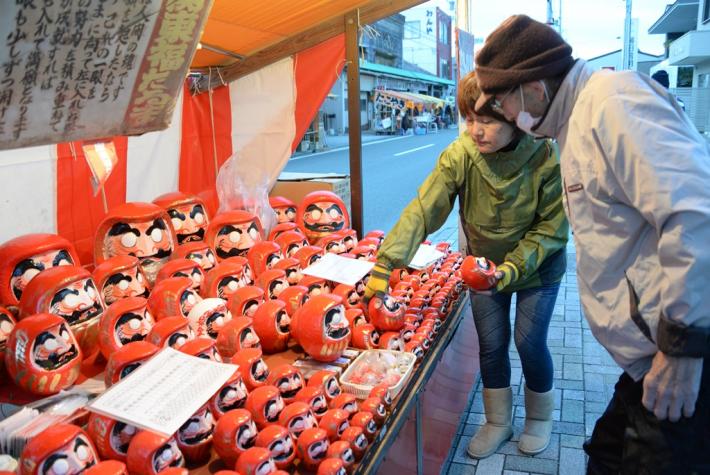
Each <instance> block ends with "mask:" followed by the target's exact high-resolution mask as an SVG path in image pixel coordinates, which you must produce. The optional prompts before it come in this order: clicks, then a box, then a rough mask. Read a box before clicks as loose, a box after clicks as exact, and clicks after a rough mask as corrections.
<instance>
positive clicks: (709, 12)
mask: <svg viewBox="0 0 710 475" xmlns="http://www.w3.org/2000/svg"><path fill="white" fill-rule="evenodd" d="M709 21H710V0H705V3H704V4H703V23H707V22H709Z"/></svg>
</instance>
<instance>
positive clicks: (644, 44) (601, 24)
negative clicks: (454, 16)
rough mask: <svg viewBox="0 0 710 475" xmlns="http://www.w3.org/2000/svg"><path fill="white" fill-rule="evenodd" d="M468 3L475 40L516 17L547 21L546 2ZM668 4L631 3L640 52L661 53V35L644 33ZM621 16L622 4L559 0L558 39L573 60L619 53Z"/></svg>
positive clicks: (654, 0) (664, 0)
mask: <svg viewBox="0 0 710 475" xmlns="http://www.w3.org/2000/svg"><path fill="white" fill-rule="evenodd" d="M435 1H436V0H435ZM459 1H463V0H459ZM470 1H471V3H472V5H473V19H472V21H473V25H472V26H473V34H474V37H476V38H485V37H486V36H487V35H488V34H489V33H490V32H491V31H492V30H493V29H494V28H495V27H496V26H497V25H498V24H499V23H500V22H501V21H503V20H504V19H505V18H507V17H508V16H510V15H513V14H516V13H525V14H527V15H529V16H531V17H533V18H535V19H536V20H539V21H543V22H544V21H546V19H547V1H546V0H470ZM559 3H560V0H552V4H553V8H554V10H555V13H554V14H555V16H557V10H558V6H559ZM669 3H673V0H634V2H633V10H632V16H633V17H634V18H638V19H639V46H640V49H641V51H643V52H645V53H650V54H656V55H658V54H662V53H663V41H664V35H649V34H648V29H649V27H650V26H651V25H653V23H655V22H656V20H657V19H658V18H660V16H661V15H662V14H663V12H664V11H665V6H666V4H669ZM625 12H626V2H625V1H624V0H562V35H563V37H564V38H565V40H566V41H567V42H568V43H570V44H571V45H572V48H573V50H574V51H573V54H574V56H575V57H579V58H584V59H589V58H592V57H595V56H599V55H602V54H605V53H609V52H611V51H615V50H617V49H620V48H621V43H622V39H623V34H624V15H625ZM617 37H618V38H617Z"/></svg>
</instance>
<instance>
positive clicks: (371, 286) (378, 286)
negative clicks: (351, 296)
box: [363, 262, 392, 303]
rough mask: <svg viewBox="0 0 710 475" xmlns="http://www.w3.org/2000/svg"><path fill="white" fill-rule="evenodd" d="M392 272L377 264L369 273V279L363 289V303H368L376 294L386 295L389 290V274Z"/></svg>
mask: <svg viewBox="0 0 710 475" xmlns="http://www.w3.org/2000/svg"><path fill="white" fill-rule="evenodd" d="M391 273H392V271H391V270H390V269H388V268H387V267H385V266H384V265H383V264H380V263H379V262H378V263H377V264H375V267H373V268H372V270H371V271H370V278H369V279H368V280H367V286H366V287H365V296H364V297H363V300H364V301H365V303H367V302H369V301H370V299H371V298H372V297H374V296H375V295H376V294H378V293H382V294H386V293H387V291H388V290H389V281H390V274H391Z"/></svg>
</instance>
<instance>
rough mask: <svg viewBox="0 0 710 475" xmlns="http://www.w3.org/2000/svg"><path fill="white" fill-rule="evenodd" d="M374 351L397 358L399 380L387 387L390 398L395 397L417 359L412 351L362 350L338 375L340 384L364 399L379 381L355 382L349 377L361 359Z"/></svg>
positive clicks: (345, 389)
mask: <svg viewBox="0 0 710 475" xmlns="http://www.w3.org/2000/svg"><path fill="white" fill-rule="evenodd" d="M376 353H380V354H382V353H389V354H391V355H393V356H394V357H395V358H397V360H398V361H399V363H400V364H399V366H400V373H401V375H402V377H401V378H400V379H399V382H398V383H397V384H395V385H394V386H390V387H389V393H390V397H392V399H394V398H395V397H397V395H398V394H399V393H400V391H402V388H403V387H404V385H405V384H407V381H409V377H410V376H411V375H412V371H413V370H414V363H415V362H416V361H417V357H416V356H414V355H413V354H412V353H408V352H403V351H392V350H366V351H363V352H362V353H361V354H360V356H358V357H357V358H356V359H355V361H353V363H352V364H351V365H350V366H348V368H347V369H346V370H345V372H344V373H343V374H342V375H341V376H340V386H341V387H342V388H343V391H345V392H346V393H349V394H353V395H354V396H355V397H357V398H358V399H366V398H367V397H369V395H370V391H372V388H374V387H375V386H377V384H379V383H377V384H373V385H367V384H357V383H353V382H350V377H351V375H352V374H353V373H354V372H355V371H356V369H357V368H358V366H359V365H360V364H362V363H363V361H365V360H367V359H369V357H368V356H367V355H371V354H376Z"/></svg>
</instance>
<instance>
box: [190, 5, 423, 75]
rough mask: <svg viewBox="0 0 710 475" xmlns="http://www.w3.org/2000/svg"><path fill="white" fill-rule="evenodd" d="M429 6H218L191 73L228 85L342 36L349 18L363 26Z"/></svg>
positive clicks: (213, 10)
mask: <svg viewBox="0 0 710 475" xmlns="http://www.w3.org/2000/svg"><path fill="white" fill-rule="evenodd" d="M424 1H425V0H270V1H268V2H253V1H251V0H215V1H214V6H213V7H212V11H211V12H210V16H209V18H208V20H207V25H206V26H205V29H204V32H203V34H202V39H201V48H200V49H198V51H197V52H196V54H195V56H194V58H193V61H192V65H191V69H192V70H193V71H200V72H203V73H205V72H208V71H209V68H210V67H221V71H220V76H221V78H222V79H223V80H224V81H227V82H228V81H230V80H234V79H236V78H238V77H241V76H244V75H246V74H248V73H250V72H253V71H255V70H257V69H260V68H262V67H264V66H266V65H268V64H271V63H273V62H276V61H278V60H280V59H282V58H285V57H288V56H290V55H292V54H294V53H296V52H298V51H302V50H304V49H307V48H309V47H312V46H315V45H316V44H318V43H321V42H323V41H325V40H327V39H329V38H332V37H334V36H337V35H339V34H341V33H343V32H344V31H345V15H346V14H347V13H349V12H353V11H355V10H358V17H359V22H360V24H361V25H363V26H364V25H366V24H368V23H372V22H375V21H377V20H379V19H381V18H385V17H387V16H390V15H393V14H395V13H397V12H399V11H402V10H405V9H407V8H410V7H413V6H415V5H418V4H420V3H423V2H424Z"/></svg>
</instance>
